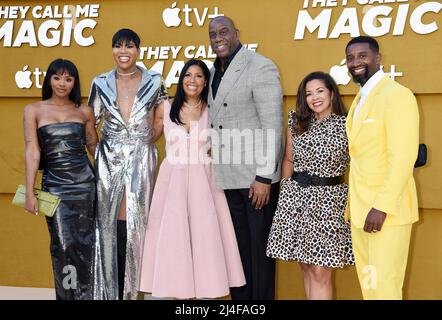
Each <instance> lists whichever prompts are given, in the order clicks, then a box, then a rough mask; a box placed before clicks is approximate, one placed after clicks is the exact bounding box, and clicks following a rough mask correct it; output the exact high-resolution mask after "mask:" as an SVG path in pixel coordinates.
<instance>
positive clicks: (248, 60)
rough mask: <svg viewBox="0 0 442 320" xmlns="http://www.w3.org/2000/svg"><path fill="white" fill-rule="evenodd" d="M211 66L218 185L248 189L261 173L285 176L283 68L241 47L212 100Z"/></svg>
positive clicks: (277, 179)
mask: <svg viewBox="0 0 442 320" xmlns="http://www.w3.org/2000/svg"><path fill="white" fill-rule="evenodd" d="M214 74H215V67H213V68H212V69H211V79H210V87H209V99H208V100H209V101H208V104H209V116H210V126H211V128H213V130H212V135H211V142H212V157H213V166H214V170H215V181H216V185H217V187H218V188H220V189H241V188H249V187H250V184H251V183H252V182H253V180H254V179H255V176H256V175H259V176H261V177H265V178H268V179H271V180H272V183H273V182H277V181H279V179H280V176H281V165H280V161H281V158H282V143H283V141H282V130H283V109H282V108H283V103H282V99H283V94H282V88H281V83H280V79H279V73H278V69H277V68H276V66H275V64H274V63H273V62H272V61H271V60H269V59H267V58H265V57H263V56H262V55H260V54H258V53H256V52H253V51H250V50H248V49H246V48H244V47H243V48H241V49H240V50H239V51H238V53H237V54H236V55H235V57H234V58H233V60H232V61H231V63H230V65H229V67H228V68H227V71H226V73H225V74H224V76H223V79H222V81H221V84H220V85H219V88H218V91H217V94H216V98H215V99H213V94H212V86H211V84H212V81H213V76H214Z"/></svg>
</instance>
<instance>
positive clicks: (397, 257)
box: [351, 224, 412, 300]
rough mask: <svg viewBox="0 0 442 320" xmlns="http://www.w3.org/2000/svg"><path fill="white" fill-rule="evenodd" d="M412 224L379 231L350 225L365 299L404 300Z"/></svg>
mask: <svg viewBox="0 0 442 320" xmlns="http://www.w3.org/2000/svg"><path fill="white" fill-rule="evenodd" d="M411 227H412V224H405V225H399V226H385V225H384V226H383V227H382V230H381V231H378V232H376V233H368V232H365V231H364V229H361V228H357V227H355V226H354V225H353V224H351V232H352V239H353V241H352V242H353V252H354V256H355V262H356V271H357V273H358V278H359V283H360V285H361V290H362V295H363V297H364V300H401V299H402V286H403V283H404V277H405V269H406V267H407V259H408V249H409V246H410V236H411Z"/></svg>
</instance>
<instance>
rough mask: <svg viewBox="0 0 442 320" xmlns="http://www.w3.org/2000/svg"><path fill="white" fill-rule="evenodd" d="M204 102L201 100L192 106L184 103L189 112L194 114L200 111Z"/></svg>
mask: <svg viewBox="0 0 442 320" xmlns="http://www.w3.org/2000/svg"><path fill="white" fill-rule="evenodd" d="M201 102H202V100H201V99H200V100H199V101H198V102H197V103H196V104H194V105H191V104H188V103H187V102H185V101H184V105H185V106H186V107H187V108H189V112H192V111H193V110H194V109H198V108H199V107H200V105H201Z"/></svg>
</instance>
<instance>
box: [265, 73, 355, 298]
mask: <svg viewBox="0 0 442 320" xmlns="http://www.w3.org/2000/svg"><path fill="white" fill-rule="evenodd" d="M348 163H349V155H348V143H347V137H346V133H345V109H344V105H343V102H342V100H341V97H340V94H339V90H338V87H337V85H336V84H335V82H334V80H333V79H332V78H331V77H330V75H328V74H326V73H323V72H313V73H311V74H309V75H308V76H307V77H305V78H304V80H303V81H302V82H301V84H300V86H299V89H298V94H297V108H296V112H295V111H291V112H290V114H289V120H288V129H287V139H286V150H285V155H284V159H283V167H282V176H283V178H282V180H281V193H280V195H279V201H278V207H277V210H276V213H275V217H274V219H273V223H272V227H271V231H270V235H269V240H268V245H267V255H268V256H269V257H273V258H279V259H282V260H295V261H298V262H299V264H300V266H301V270H302V272H303V275H304V287H305V292H306V296H307V299H331V298H332V288H333V286H332V271H333V268H342V267H344V266H345V265H353V264H354V257H353V251H352V245H351V236H350V227H349V223H348V222H346V221H344V211H345V206H346V200H347V189H348V186H347V185H346V184H345V183H343V175H344V173H345V170H346V169H347V166H348ZM292 175H293V176H292Z"/></svg>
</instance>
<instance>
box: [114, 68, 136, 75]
mask: <svg viewBox="0 0 442 320" xmlns="http://www.w3.org/2000/svg"><path fill="white" fill-rule="evenodd" d="M137 71H138V69H137V68H135V71H133V72H129V73H120V72H118V70H117V74H118V75H119V76H132V75H134V74H135V73H136V72H137Z"/></svg>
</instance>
